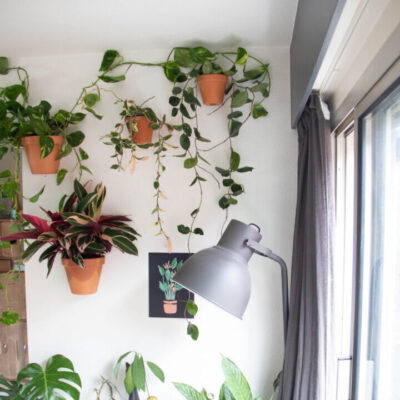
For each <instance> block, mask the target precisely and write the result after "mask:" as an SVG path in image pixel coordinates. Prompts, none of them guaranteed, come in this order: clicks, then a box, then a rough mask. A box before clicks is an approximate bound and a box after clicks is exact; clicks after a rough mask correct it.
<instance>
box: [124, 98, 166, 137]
mask: <svg viewBox="0 0 400 400" xmlns="http://www.w3.org/2000/svg"><path fill="white" fill-rule="evenodd" d="M120 115H121V117H123V118H124V122H125V126H126V128H127V129H128V132H129V134H130V136H131V139H132V141H133V142H135V143H136V144H147V143H151V142H152V137H153V129H158V127H159V126H158V122H159V121H158V118H157V116H156V114H155V112H154V111H153V110H152V109H151V108H150V107H143V104H142V105H140V106H137V105H136V104H135V103H134V102H133V101H132V100H124V101H123V109H122V112H121V114H120ZM153 125H154V126H153Z"/></svg>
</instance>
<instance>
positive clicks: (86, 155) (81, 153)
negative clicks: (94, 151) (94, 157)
mask: <svg viewBox="0 0 400 400" xmlns="http://www.w3.org/2000/svg"><path fill="white" fill-rule="evenodd" d="M79 155H80V156H81V159H82V160H87V159H88V158H89V155H88V153H86V151H85V150H83V149H82V148H81V147H79Z"/></svg>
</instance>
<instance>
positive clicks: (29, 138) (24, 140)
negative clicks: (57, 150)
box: [21, 135, 64, 145]
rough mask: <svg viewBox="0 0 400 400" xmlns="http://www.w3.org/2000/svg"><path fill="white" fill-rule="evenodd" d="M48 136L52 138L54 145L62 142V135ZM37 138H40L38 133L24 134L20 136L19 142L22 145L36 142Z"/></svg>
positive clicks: (37, 141)
mask: <svg viewBox="0 0 400 400" xmlns="http://www.w3.org/2000/svg"><path fill="white" fill-rule="evenodd" d="M49 136H50V137H51V138H52V139H53V141H54V144H55V145H57V144H60V145H61V144H63V143H64V136H54V135H49ZM39 138H40V136H39V135H31V136H24V137H23V138H21V143H22V144H23V145H25V144H27V145H30V144H38V143H39Z"/></svg>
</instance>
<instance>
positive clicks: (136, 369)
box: [114, 351, 165, 400]
mask: <svg viewBox="0 0 400 400" xmlns="http://www.w3.org/2000/svg"><path fill="white" fill-rule="evenodd" d="M130 354H134V359H133V362H132V363H131V364H127V369H126V372H125V378H124V386H125V390H126V392H127V393H128V394H132V393H135V391H136V394H137V392H138V391H142V392H147V396H148V400H156V399H157V398H156V397H155V396H153V395H151V394H150V391H149V387H148V383H147V377H146V368H145V366H147V369H149V370H150V371H151V372H152V373H153V375H154V376H156V377H157V378H158V379H159V380H160V381H161V382H163V383H164V382H165V375H164V372H163V370H162V369H161V368H160V367H159V366H158V365H156V364H154V363H153V362H151V361H144V360H143V357H142V355H141V354H139V353H137V352H136V351H128V352H127V353H125V354H123V355H122V356H121V357H119V359H118V361H117V362H116V364H115V367H114V376H115V378H118V374H119V370H120V367H121V363H122V361H123V360H124V359H125V358H126V357H128V356H129V355H130ZM136 397H138V396H136Z"/></svg>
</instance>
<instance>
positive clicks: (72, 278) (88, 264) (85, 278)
mask: <svg viewBox="0 0 400 400" xmlns="http://www.w3.org/2000/svg"><path fill="white" fill-rule="evenodd" d="M104 262H105V257H98V258H86V259H84V265H85V268H81V267H80V266H78V265H76V264H75V263H74V262H73V261H72V260H71V259H70V258H63V259H62V263H63V265H64V268H65V272H66V273H67V277H68V282H69V287H70V289H71V293H73V294H93V293H96V292H97V288H98V286H99V282H100V275H101V270H102V269H103V264H104Z"/></svg>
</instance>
